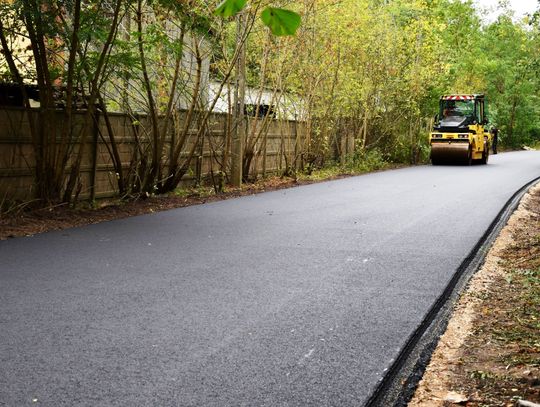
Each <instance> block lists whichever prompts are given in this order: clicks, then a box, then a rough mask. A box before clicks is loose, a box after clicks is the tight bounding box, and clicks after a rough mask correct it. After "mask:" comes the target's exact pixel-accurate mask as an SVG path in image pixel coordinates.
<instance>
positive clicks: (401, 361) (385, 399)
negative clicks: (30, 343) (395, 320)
mask: <svg viewBox="0 0 540 407" xmlns="http://www.w3.org/2000/svg"><path fill="white" fill-rule="evenodd" d="M538 182H540V177H537V178H534V179H533V180H531V181H529V182H528V183H526V184H525V185H524V186H523V187H521V188H520V189H519V190H517V191H516V192H515V193H514V194H513V195H512V196H511V197H510V199H508V201H507V202H506V203H505V205H504V206H503V208H502V209H501V210H500V212H499V213H498V214H497V216H496V217H495V219H494V220H493V222H492V223H491V224H490V225H489V227H488V228H487V230H486V231H485V232H484V234H483V235H482V237H481V238H480V239H479V240H478V242H477V243H476V245H475V246H474V247H473V249H472V250H471V251H470V252H469V254H468V255H467V257H466V258H465V259H464V260H463V262H462V263H461V264H460V266H459V267H458V268H457V270H456V272H455V273H454V275H453V276H452V279H451V280H450V282H449V284H448V285H447V286H446V288H445V289H444V291H443V293H442V294H441V295H440V296H439V298H437V300H436V301H435V303H434V304H433V305H432V306H431V308H430V309H429V311H428V312H427V314H426V316H425V317H424V319H423V320H422V322H421V323H420V324H419V325H418V327H417V328H416V329H415V331H414V332H413V333H412V334H411V335H410V336H409V338H408V339H407V342H406V343H405V345H404V346H403V347H402V348H401V350H400V352H399V354H398V356H397V357H396V358H395V360H394V361H393V362H392V364H391V366H390V367H389V368H388V369H387V371H386V373H385V375H384V376H383V377H382V378H381V379H380V381H379V383H378V384H377V385H376V387H375V390H374V392H373V393H372V394H371V396H370V397H369V399H368V400H367V402H366V403H365V404H364V405H365V407H379V406H381V407H382V406H384V407H388V406H394V407H402V406H406V405H407V404H408V402H409V401H410V399H411V398H412V396H413V395H414V391H415V390H416V387H417V385H418V383H419V381H420V380H421V378H422V376H423V374H424V371H425V369H426V366H427V365H428V363H429V360H430V359H431V355H432V353H433V351H434V350H435V348H436V346H437V343H438V341H439V338H440V336H441V335H442V334H443V333H444V332H445V330H446V327H447V325H448V321H449V319H450V316H451V315H452V310H453V306H454V304H455V302H456V301H457V299H458V298H459V296H460V295H461V292H462V291H463V289H464V288H465V286H466V285H467V283H468V281H469V279H470V278H471V277H472V276H473V275H474V273H475V272H476V271H478V270H479V269H480V267H481V266H482V264H483V263H484V260H485V257H486V255H487V253H488V251H489V249H490V247H491V245H492V244H493V242H494V241H495V239H496V238H497V236H498V235H499V233H500V231H501V230H502V228H503V227H504V226H505V225H506V223H507V222H508V219H509V218H510V216H511V215H512V213H513V212H514V211H515V210H516V209H517V207H518V205H519V203H520V201H521V198H522V197H523V196H524V195H525V194H526V193H527V191H528V190H529V189H530V188H531V187H532V186H533V185H535V184H536V183H538Z"/></svg>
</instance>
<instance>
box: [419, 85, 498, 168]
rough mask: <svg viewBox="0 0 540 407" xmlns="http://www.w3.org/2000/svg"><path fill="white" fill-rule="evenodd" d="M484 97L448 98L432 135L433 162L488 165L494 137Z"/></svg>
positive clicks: (438, 115)
mask: <svg viewBox="0 0 540 407" xmlns="http://www.w3.org/2000/svg"><path fill="white" fill-rule="evenodd" d="M487 124H488V119H487V115H486V106H485V96H484V95H445V96H442V97H441V99H440V101H439V113H438V114H437V115H436V116H435V124H434V126H433V131H432V132H431V134H430V140H429V142H430V146H431V154H430V158H431V163H432V164H433V165H439V164H466V165H471V164H472V163H473V161H475V162H478V163H480V164H487V162H488V159H489V149H490V145H491V134H490V133H489V132H488V131H487V129H486V126H487Z"/></svg>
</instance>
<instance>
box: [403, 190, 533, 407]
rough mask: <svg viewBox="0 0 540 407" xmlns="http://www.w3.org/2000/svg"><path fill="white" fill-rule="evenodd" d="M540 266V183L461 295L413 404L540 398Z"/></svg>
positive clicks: (498, 402)
mask: <svg viewBox="0 0 540 407" xmlns="http://www.w3.org/2000/svg"><path fill="white" fill-rule="evenodd" d="M539 270H540V184H537V185H536V186H535V187H533V188H532V189H531V190H530V191H529V193H527V194H526V195H525V196H524V197H523V199H522V201H521V203H520V205H519V207H518V209H517V210H516V211H515V212H514V214H513V215H512V216H511V218H510V219H509V221H508V224H507V225H506V226H505V227H504V228H503V230H502V231H501V233H500V234H499V236H498V237H497V239H496V241H495V242H494V244H493V246H492V247H491V249H490V251H489V253H488V255H487V256H486V259H485V263H484V265H483V266H482V267H481V269H480V270H479V271H478V272H477V273H476V274H475V275H474V276H473V277H472V278H471V281H470V282H469V284H468V286H467V289H466V290H465V292H464V293H463V294H462V295H461V297H460V299H459V301H458V303H457V304H456V307H455V310H454V313H453V316H452V318H451V319H450V321H449V324H448V328H447V330H446V332H445V333H444V335H443V336H442V337H441V339H440V341H439V344H438V346H437V348H436V350H435V352H434V353H433V355H432V358H431V362H430V363H429V365H428V367H427V369H426V372H425V374H424V376H423V379H422V380H421V382H420V383H419V386H418V388H417V390H416V393H415V395H414V397H413V399H412V400H411V402H410V403H409V406H410V407H417V406H430V407H431V406H433V407H436V406H449V405H457V404H461V405H467V406H514V405H516V402H519V400H528V401H530V402H535V403H540V319H539V318H540V308H539V305H540V271H539ZM535 338H536V340H535Z"/></svg>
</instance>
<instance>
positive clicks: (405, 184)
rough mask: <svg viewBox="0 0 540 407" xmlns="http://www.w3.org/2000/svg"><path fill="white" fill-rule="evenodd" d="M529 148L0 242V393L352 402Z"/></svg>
mask: <svg viewBox="0 0 540 407" xmlns="http://www.w3.org/2000/svg"><path fill="white" fill-rule="evenodd" d="M537 176H540V153H539V152H518V153H506V154H499V155H497V156H492V157H491V159H490V163H489V165H487V166H472V167H460V166H456V167H446V166H441V167H432V166H421V167H414V168H406V169H400V170H395V171H387V172H381V173H376V174H370V175H365V176H359V177H353V178H347V179H341V180H337V181H332V182H325V183H319V184H313V185H308V186H302V187H298V188H293V189H287V190H280V191H275V192H269V193H264V194H260V195H254V196H249V197H243V198H239V199H233V200H227V201H222V202H216V203H211V204H205V205H200V206H193V207H188V208H182V209H176V210H171V211H167V212H162V213H156V214H152V215H145V216H139V217H134V218H129V219H123V220H118V221H113V222H107V223H102V224H98V225H91V226H86V227H82V228H76V229H69V230H65V231H59V232H51V233H45V234H42V235H37V236H34V237H28V238H18V239H12V240H8V241H3V242H0V405H2V406H16V407H17V406H25V405H40V406H304V405H313V406H324V405H328V406H330V405H332V406H358V405H361V404H362V403H364V402H365V401H366V399H367V398H368V397H369V395H370V394H371V392H372V391H373V389H374V388H375V386H376V384H377V382H378V380H379V379H380V378H381V377H382V376H383V375H384V372H385V369H386V368H387V367H388V366H389V365H390V364H391V362H392V360H393V358H395V357H396V355H397V354H398V352H399V350H400V348H401V346H403V344H404V343H405V341H406V339H407V337H408V336H409V335H410V334H411V333H412V331H413V330H414V328H415V327H416V326H417V325H418V323H419V322H420V321H421V319H422V318H423V316H424V315H425V313H426V312H427V310H428V309H429V307H430V306H431V305H432V303H433V302H434V301H435V299H436V298H437V297H438V295H439V294H440V293H441V292H442V290H443V289H444V287H445V285H446V284H447V282H448V281H449V279H450V278H451V276H452V274H453V272H454V271H455V270H456V268H457V267H458V266H459V265H460V263H461V262H462V261H463V259H464V258H465V257H466V256H467V254H468V253H469V251H470V250H471V248H472V247H473V246H474V244H475V243H476V242H477V241H478V239H479V238H480V237H481V235H482V234H483V233H484V231H485V230H486V228H487V227H488V225H489V224H490V223H491V221H492V220H493V219H494V217H495V216H496V214H497V213H498V212H499V210H500V209H501V208H502V207H503V206H504V204H505V202H506V201H507V199H508V198H510V196H511V195H512V194H513V193H514V192H515V191H516V190H517V189H519V188H520V187H521V186H523V185H524V184H526V183H527V182H528V181H530V180H532V179H534V178H536V177H537Z"/></svg>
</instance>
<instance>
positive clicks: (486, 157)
mask: <svg viewBox="0 0 540 407" xmlns="http://www.w3.org/2000/svg"><path fill="white" fill-rule="evenodd" d="M488 161H489V148H486V147H484V152H483V153H482V160H480V164H487V163H488Z"/></svg>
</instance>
